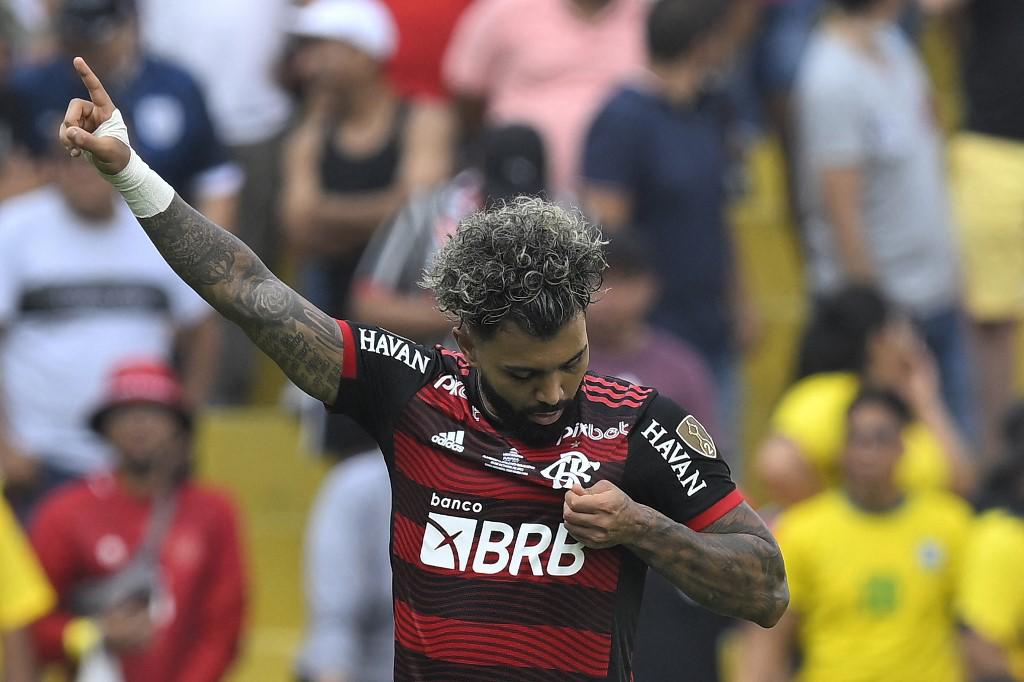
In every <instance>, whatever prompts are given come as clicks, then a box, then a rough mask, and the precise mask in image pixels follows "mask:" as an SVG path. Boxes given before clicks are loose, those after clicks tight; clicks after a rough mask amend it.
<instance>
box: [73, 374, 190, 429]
mask: <svg viewBox="0 0 1024 682" xmlns="http://www.w3.org/2000/svg"><path fill="white" fill-rule="evenodd" d="M138 404H143V405H156V406H158V407H165V408H167V409H168V410H169V411H171V412H173V413H174V414H175V415H176V416H177V417H178V418H179V419H180V420H181V423H182V426H184V427H185V429H186V430H190V429H191V428H192V411H191V410H190V409H189V407H188V404H187V403H186V402H185V391H184V389H183V388H182V386H181V382H179V381H178V377H177V376H176V375H175V374H174V370H172V369H171V368H170V367H168V366H167V365H166V364H164V363H163V362H160V361H152V360H143V361H138V360H135V361H131V362H126V363H124V364H122V365H120V366H118V367H117V368H116V369H115V370H114V371H113V373H111V375H110V379H109V383H108V384H107V390H106V393H105V394H104V396H103V399H102V400H101V401H100V404H99V407H98V408H97V409H96V411H95V412H94V413H93V415H92V417H91V418H90V419H89V426H90V427H91V428H92V429H93V431H96V432H97V433H101V432H102V429H103V421H104V420H105V419H106V417H107V415H109V414H110V413H111V412H112V411H114V410H115V409H117V408H119V407H123V406H125V405H138Z"/></svg>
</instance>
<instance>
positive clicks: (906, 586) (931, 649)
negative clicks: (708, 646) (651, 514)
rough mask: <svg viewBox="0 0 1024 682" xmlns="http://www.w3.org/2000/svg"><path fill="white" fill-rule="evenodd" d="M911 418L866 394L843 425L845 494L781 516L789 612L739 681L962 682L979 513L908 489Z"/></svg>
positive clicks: (886, 396) (896, 405)
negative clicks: (959, 590) (960, 615)
mask: <svg viewBox="0 0 1024 682" xmlns="http://www.w3.org/2000/svg"><path fill="white" fill-rule="evenodd" d="M909 419H910V413H909V409H908V408H907V406H906V404H905V403H904V402H903V401H902V399H900V398H899V397H898V396H897V395H896V394H894V393H891V392H888V391H884V390H878V389H872V390H866V391H864V392H862V393H861V394H860V395H859V396H858V397H857V398H856V399H855V400H854V402H853V404H852V406H851V407H850V409H849V412H848V416H847V425H846V426H847V435H846V445H845V448H844V451H843V456H842V459H841V484H840V487H839V488H838V489H836V490H830V491H826V492H823V493H820V494H819V495H817V496H815V497H812V498H811V499H809V500H807V501H805V502H802V503H800V504H798V505H796V506H794V507H791V508H790V509H789V510H788V511H786V512H785V513H783V514H782V516H780V517H779V520H778V525H777V529H776V535H777V537H778V540H779V544H780V546H781V547H782V552H783V557H784V558H785V561H786V568H787V571H788V573H789V579H790V590H791V593H792V601H791V606H790V609H789V612H788V613H787V614H786V615H785V616H784V617H783V619H782V621H780V622H779V624H778V625H777V626H776V627H775V628H773V629H771V630H756V631H754V630H751V632H750V633H749V641H748V643H747V644H748V646H746V647H745V654H746V656H745V661H744V668H745V669H744V670H743V674H742V675H741V679H742V680H743V682H777V681H781V680H788V679H790V676H791V672H792V668H793V667H794V666H793V660H792V658H791V656H790V652H791V650H792V648H793V644H794V643H795V644H797V645H798V647H799V648H800V650H801V654H802V656H801V660H802V663H801V665H800V668H799V670H798V673H797V676H796V679H798V680H801V681H803V682H956V681H958V680H963V679H964V671H963V664H962V661H961V656H960V649H959V638H958V635H957V626H956V618H955V613H954V590H955V587H956V585H957V580H958V577H959V575H960V573H959V568H960V564H961V557H962V554H963V547H964V544H965V542H966V537H967V533H968V529H969V524H970V520H971V512H970V509H969V508H968V506H967V505H966V503H964V502H963V501H962V500H960V499H959V498H956V497H954V496H952V495H949V494H947V493H942V492H910V493H905V492H903V491H902V490H901V488H900V486H899V485H898V483H897V479H896V469H897V464H898V462H899V460H900V457H901V455H902V454H903V450H904V443H903V435H902V434H903V429H904V427H905V426H906V424H907V422H908V420H909Z"/></svg>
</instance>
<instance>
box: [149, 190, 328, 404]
mask: <svg viewBox="0 0 1024 682" xmlns="http://www.w3.org/2000/svg"><path fill="white" fill-rule="evenodd" d="M139 223H141V224H142V227H143V229H145V230H146V233H147V234H148V235H149V238H150V239H151V240H153V243H154V244H155V245H156V248H157V250H159V251H160V253H161V254H162V255H163V257H164V258H165V259H166V260H167V262H168V263H169V264H170V266H171V268H173V269H174V271H175V272H176V273H178V275H179V276H180V277H181V278H182V279H183V280H185V282H187V283H188V284H189V285H190V286H191V287H192V288H193V289H195V290H196V291H197V292H199V295H201V296H202V297H203V298H204V299H206V301H207V302H208V303H209V304H210V305H212V306H213V307H214V308H216V309H217V310H218V311H219V312H220V313H221V314H223V315H224V316H225V317H227V318H228V319H230V320H231V321H233V322H235V323H236V324H238V325H239V326H240V327H242V329H244V330H245V332H246V333H247V334H248V335H249V337H250V338H251V339H252V340H253V341H254V342H256V345H258V346H259V347H260V348H261V349H262V350H263V351H264V352H265V353H266V354H267V355H269V356H270V357H271V359H273V360H274V362H276V363H277V364H278V365H280V367H281V369H282V370H284V372H285V374H287V375H288V377H289V378H290V379H291V380H292V381H293V382H295V384H296V385H297V386H298V387H299V388H301V389H303V390H304V391H306V392H307V393H309V394H310V395H312V396H313V397H314V398H317V399H319V400H323V401H326V402H331V401H333V400H334V399H335V398H336V397H337V392H338V385H339V382H340V376H341V360H342V340H341V332H340V330H339V329H338V325H337V324H335V322H334V321H333V320H332V319H331V318H330V317H329V316H327V315H326V314H324V313H323V312H321V311H320V310H318V309H317V308H316V307H315V306H313V305H312V304H311V303H309V302H308V301H306V300H305V299H304V298H302V297H301V296H299V295H298V294H297V293H295V291H293V290H292V289H290V288H289V287H288V286H287V285H285V284H284V283H283V282H281V281H280V280H279V279H277V277H275V276H274V274H273V273H271V272H270V270H269V269H268V268H267V267H266V266H265V265H264V264H263V263H262V262H261V261H260V259H259V258H257V257H256V254H254V253H253V252H252V250H251V249H249V247H248V246H246V245H245V244H244V243H243V242H242V241H241V240H239V239H238V238H237V237H235V236H234V235H232V234H230V233H229V232H227V231H225V230H223V229H221V228H220V227H218V226H217V225H216V224H214V223H212V222H210V221H209V220H207V219H206V218H205V217H204V216H203V215H202V214H200V213H199V212H197V211H196V210H195V209H193V208H192V207H191V206H189V205H188V204H186V203H185V202H184V201H183V200H182V199H181V197H175V198H174V201H172V202H171V205H170V206H168V207H167V210H166V211H164V212H163V213H160V214H159V215H156V216H153V217H152V218H140V219H139Z"/></svg>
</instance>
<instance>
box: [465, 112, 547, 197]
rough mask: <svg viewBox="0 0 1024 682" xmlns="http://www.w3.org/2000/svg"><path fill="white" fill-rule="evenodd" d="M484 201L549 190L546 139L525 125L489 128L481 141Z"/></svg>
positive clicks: (541, 192) (540, 193) (542, 192)
mask: <svg viewBox="0 0 1024 682" xmlns="http://www.w3.org/2000/svg"><path fill="white" fill-rule="evenodd" d="M480 150H481V164H480V169H481V170H482V171H483V174H484V187H483V194H484V201H485V203H486V204H487V205H488V206H490V205H493V204H496V203H499V202H501V201H509V200H511V199H514V198H515V197H517V196H520V195H524V194H525V195H528V196H541V195H543V194H544V193H545V192H546V191H547V169H546V163H547V161H546V157H545V154H544V142H543V141H542V140H541V138H540V135H539V134H538V133H537V131H536V130H534V129H533V128H531V127H529V126H525V125H508V126H500V127H494V128H489V129H487V130H485V131H484V133H483V136H482V137H481V140H480Z"/></svg>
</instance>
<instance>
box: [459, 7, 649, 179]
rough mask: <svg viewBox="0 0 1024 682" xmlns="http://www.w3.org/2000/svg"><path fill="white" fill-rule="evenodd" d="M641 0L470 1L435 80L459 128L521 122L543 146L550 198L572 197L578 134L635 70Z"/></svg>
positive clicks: (640, 59)
mask: <svg viewBox="0 0 1024 682" xmlns="http://www.w3.org/2000/svg"><path fill="white" fill-rule="evenodd" d="M647 6H648V2H647V0H476V2H474V3H473V4H472V5H471V6H470V7H469V8H468V9H467V10H466V12H465V13H464V14H463V15H462V17H461V19H460V21H459V23H458V24H457V25H456V27H455V33H454V34H453V36H452V40H451V43H450V44H449V46H448V51H447V53H446V55H445V59H444V63H443V67H442V68H443V73H444V77H445V81H446V83H447V85H448V87H449V89H450V90H451V91H452V93H454V94H455V96H456V98H457V101H458V104H459V109H460V114H461V117H462V124H463V132H464V134H465V135H466V137H467V138H468V139H472V138H473V137H474V135H475V132H476V131H478V130H479V129H480V126H481V124H482V122H483V121H485V120H486V121H487V122H488V123H491V124H499V125H502V124H509V123H525V124H527V125H530V126H531V127H533V128H535V129H537V130H538V131H539V132H540V134H541V136H542V137H543V139H544V143H545V148H546V149H547V150H548V177H549V178H550V179H551V187H552V190H553V192H554V196H555V197H556V198H567V197H571V196H573V195H574V194H575V190H576V183H577V177H578V172H577V169H578V163H579V157H580V148H581V145H582V140H583V136H584V134H585V133H586V131H587V128H588V127H589V126H590V122H591V120H592V119H593V117H594V114H595V113H596V112H597V109H598V108H599V107H600V106H601V105H602V104H603V103H604V100H605V99H606V98H607V97H608V96H609V95H610V94H611V91H612V89H613V88H614V87H615V86H616V85H618V84H620V83H621V82H622V81H623V80H624V79H627V78H629V77H630V76H632V75H634V74H636V73H638V72H640V71H641V70H642V69H643V65H644V50H643V26H644V19H645V17H646V13H647Z"/></svg>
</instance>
